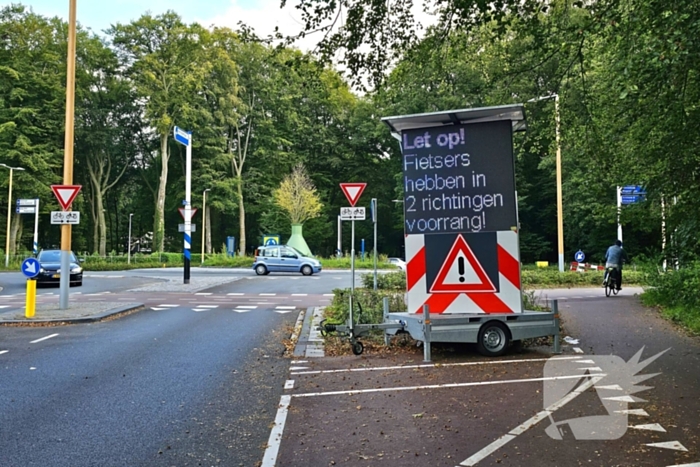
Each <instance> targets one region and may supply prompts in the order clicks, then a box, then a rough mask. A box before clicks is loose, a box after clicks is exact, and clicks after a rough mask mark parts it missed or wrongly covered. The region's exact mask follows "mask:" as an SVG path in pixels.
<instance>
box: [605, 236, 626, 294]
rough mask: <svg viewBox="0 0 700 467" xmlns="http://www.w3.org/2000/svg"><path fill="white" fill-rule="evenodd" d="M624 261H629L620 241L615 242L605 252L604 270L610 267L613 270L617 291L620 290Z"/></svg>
mask: <svg viewBox="0 0 700 467" xmlns="http://www.w3.org/2000/svg"><path fill="white" fill-rule="evenodd" d="M624 261H629V259H628V258H627V253H626V252H625V250H623V249H622V242H621V241H620V240H615V244H614V245H612V246H611V247H610V248H608V251H606V252H605V269H606V270H607V269H608V268H610V267H612V268H614V272H615V275H616V276H617V277H616V279H617V290H621V289H622V263H623V262H624Z"/></svg>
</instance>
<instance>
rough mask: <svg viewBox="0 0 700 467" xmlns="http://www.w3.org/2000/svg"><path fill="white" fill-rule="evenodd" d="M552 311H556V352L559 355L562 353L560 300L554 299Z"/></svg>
mask: <svg viewBox="0 0 700 467" xmlns="http://www.w3.org/2000/svg"><path fill="white" fill-rule="evenodd" d="M552 312H553V313H554V326H556V328H557V329H556V331H555V332H554V352H553V353H554V354H555V355H559V354H560V353H561V341H560V338H561V336H560V335H559V301H558V300H552Z"/></svg>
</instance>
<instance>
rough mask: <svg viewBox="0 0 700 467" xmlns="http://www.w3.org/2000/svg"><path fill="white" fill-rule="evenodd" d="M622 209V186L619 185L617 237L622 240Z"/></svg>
mask: <svg viewBox="0 0 700 467" xmlns="http://www.w3.org/2000/svg"><path fill="white" fill-rule="evenodd" d="M621 211H622V187H617V239H618V240H620V241H622V224H620V212H621Z"/></svg>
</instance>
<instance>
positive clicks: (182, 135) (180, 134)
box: [173, 127, 192, 146]
mask: <svg viewBox="0 0 700 467" xmlns="http://www.w3.org/2000/svg"><path fill="white" fill-rule="evenodd" d="M173 136H174V137H175V141H177V142H178V143H180V144H184V145H185V146H189V145H190V143H191V142H192V132H190V131H185V130H183V129H182V128H180V127H174V128H173Z"/></svg>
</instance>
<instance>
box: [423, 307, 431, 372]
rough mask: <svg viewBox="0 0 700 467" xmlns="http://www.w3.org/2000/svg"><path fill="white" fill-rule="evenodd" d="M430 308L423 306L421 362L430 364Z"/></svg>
mask: <svg viewBox="0 0 700 467" xmlns="http://www.w3.org/2000/svg"><path fill="white" fill-rule="evenodd" d="M430 328H431V324H430V308H429V306H428V305H423V336H424V338H425V340H424V341H423V362H425V363H430Z"/></svg>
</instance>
